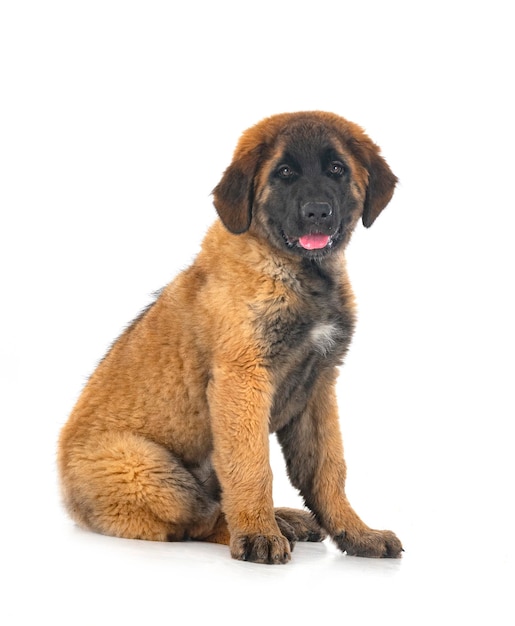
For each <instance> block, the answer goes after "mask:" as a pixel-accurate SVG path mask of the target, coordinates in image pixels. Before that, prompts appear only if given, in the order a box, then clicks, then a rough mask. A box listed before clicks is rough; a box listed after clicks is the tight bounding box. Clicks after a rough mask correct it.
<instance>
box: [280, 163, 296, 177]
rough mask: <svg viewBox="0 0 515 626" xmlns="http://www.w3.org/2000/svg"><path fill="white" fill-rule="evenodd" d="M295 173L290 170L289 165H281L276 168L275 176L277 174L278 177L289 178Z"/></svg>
mask: <svg viewBox="0 0 515 626" xmlns="http://www.w3.org/2000/svg"><path fill="white" fill-rule="evenodd" d="M294 175H295V172H294V171H293V170H292V168H291V167H290V166H289V165H281V166H280V167H278V168H277V176H279V178H285V179H286V178H291V177H292V176H294Z"/></svg>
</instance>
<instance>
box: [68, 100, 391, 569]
mask: <svg viewBox="0 0 515 626" xmlns="http://www.w3.org/2000/svg"><path fill="white" fill-rule="evenodd" d="M396 181H397V179H396V177H395V176H394V174H393V173H392V172H391V170H390V168H389V167H388V165H387V163H386V162H385V161H384V159H383V158H382V157H381V156H380V152H379V148H378V147H377V146H376V145H375V144H374V143H373V142H372V141H371V140H370V139H369V138H368V137H367V136H366V134H365V133H364V132H363V131H362V129H361V128H359V127H358V126H356V125H355V124H353V123H351V122H349V121H347V120H345V119H343V118H341V117H339V116H337V115H334V114H331V113H325V112H319V111H315V112H301V113H287V114H281V115H275V116H272V117H269V118H267V119H265V120H263V121H261V122H259V123H258V124H257V125H255V126H253V127H252V128H250V129H249V130H247V131H246V132H245V133H244V134H243V135H242V137H241V139H240V141H239V143H238V145H237V147H236V150H235V153H234V158H233V161H232V163H231V164H230V165H229V167H228V168H227V170H226V171H225V173H224V174H223V177H222V179H221V181H220V182H219V184H218V185H217V186H216V188H215V189H214V192H213V194H214V205H215V207H216V210H217V213H218V216H219V220H217V221H216V222H215V223H214V224H213V226H212V227H211V229H210V230H209V231H208V233H207V235H206V237H205V240H204V242H203V246H202V250H201V252H200V253H199V255H198V257H197V258H196V260H195V261H194V263H193V264H192V265H191V267H189V269H186V270H185V271H184V272H182V273H181V274H179V275H178V276H177V278H176V279H175V280H174V281H173V282H172V283H170V284H169V285H168V286H167V287H165V288H164V289H163V291H162V292H161V294H160V295H159V297H158V298H157V299H156V301H155V302H154V303H153V304H152V305H151V306H150V307H148V308H147V309H146V310H145V311H144V312H143V313H142V314H141V315H140V317H138V318H137V319H136V320H135V321H134V322H133V323H132V324H131V326H129V328H128V329H127V330H126V331H125V332H124V333H123V334H122V335H121V337H120V338H119V339H118V340H117V341H116V342H115V343H114V345H113V346H112V348H111V349H110V351H109V352H108V354H107V355H106V356H105V358H104V359H103V360H102V361H101V363H100V364H99V365H98V367H97V369H96V371H95V372H94V373H93V375H92V376H91V378H90V380H89V381H88V383H87V385H86V387H85V389H84V391H83V393H82V395H81V396H80V398H79V400H78V402H77V404H76V406H75V408H74V409H73V412H72V414H71V416H70V418H69V420H68V422H67V424H66V425H65V426H64V428H63V430H62V433H61V436H60V440H59V453H58V466H59V474H60V479H61V485H62V494H63V500H64V504H65V506H66V508H67V510H68V512H69V514H70V515H71V517H72V518H73V519H74V520H75V521H76V522H77V523H78V524H79V525H80V526H82V527H84V528H88V529H91V530H93V531H95V532H99V533H104V534H106V535H114V536H117V537H127V538H136V539H148V540H155V541H166V540H168V541H176V540H182V539H186V538H191V539H196V540H204V541H213V542H218V543H223V544H227V545H229V546H230V552H231V555H232V556H233V557H234V558H236V559H241V560H248V561H254V562H257V563H272V564H274V563H285V562H287V561H288V560H289V559H290V555H291V549H292V547H293V544H294V543H295V541H298V540H308V541H320V540H322V539H324V538H325V537H326V535H327V534H328V535H329V536H330V537H331V538H332V539H333V540H334V542H335V543H336V545H337V546H338V547H339V548H340V549H341V550H342V551H344V552H347V554H350V555H359V556H367V557H399V556H400V554H401V551H402V546H401V543H400V541H399V540H398V539H397V537H396V536H395V535H394V534H393V533H392V532H390V531H378V530H372V529H370V528H369V527H368V526H367V525H366V524H365V523H364V522H363V521H362V520H361V519H360V518H359V517H358V515H357V514H356V513H355V512H354V510H353V509H352V508H351V506H350V504H349V502H348V500H347V497H346V495H345V476H346V466H345V462H344V458H343V449H342V442H341V436H340V429H339V420H338V411H337V404H336V393H335V381H336V378H337V374H338V366H339V365H340V364H341V363H342V360H343V358H344V356H345V353H346V351H347V349H348V346H349V343H350V340H351V337H352V333H353V329H354V323H355V306H354V296H353V293H352V290H351V286H350V283H349V279H348V277H347V272H346V267H345V257H344V255H345V247H346V245H347V244H348V242H349V239H350V237H351V234H352V232H353V230H354V227H355V226H356V224H357V222H358V221H359V220H362V222H363V224H364V225H365V226H366V227H369V226H371V225H372V224H373V222H374V221H375V219H376V218H377V216H378V215H379V213H380V212H381V211H382V210H383V208H384V207H385V206H386V205H387V204H388V202H389V201H390V199H391V197H392V194H393V191H394V187H395V184H396ZM270 433H275V434H276V436H277V439H278V441H279V443H280V445H281V448H282V451H283V453H284V457H285V459H286V465H287V471H288V475H289V478H290V480H291V482H292V484H293V485H294V486H295V487H296V488H297V489H298V490H299V492H300V494H301V495H302V497H303V499H304V502H305V505H306V508H307V510H305V511H301V510H295V509H274V504H273V501H272V472H271V470H270V464H269V446H268V439H269V435H270Z"/></svg>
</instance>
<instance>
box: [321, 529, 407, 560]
mask: <svg viewBox="0 0 515 626" xmlns="http://www.w3.org/2000/svg"><path fill="white" fill-rule="evenodd" d="M333 539H334V541H335V543H336V545H337V546H338V547H339V548H340V550H341V551H342V552H347V554H348V555H349V556H366V557H372V558H378V559H381V558H392V559H397V558H399V557H400V556H401V552H403V548H402V544H401V542H400V541H399V539H398V538H397V536H396V535H395V533H392V532H391V531H390V530H367V531H364V532H362V533H359V534H355V535H351V534H349V533H345V532H343V533H340V534H339V535H336V536H335V537H333Z"/></svg>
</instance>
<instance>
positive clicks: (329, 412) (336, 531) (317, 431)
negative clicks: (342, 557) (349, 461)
mask: <svg viewBox="0 0 515 626" xmlns="http://www.w3.org/2000/svg"><path fill="white" fill-rule="evenodd" d="M277 437H278V439H279V443H280V444H281V447H282V449H283V453H284V456H285V459H286V464H287V468H288V474H289V476H290V480H291V482H292V483H293V485H294V486H295V487H297V488H298V489H299V490H300V492H301V494H302V496H303V497H304V501H305V503H306V505H307V506H308V508H310V509H311V511H312V512H313V513H314V514H315V516H316V518H317V520H318V522H319V523H320V524H321V526H322V527H323V528H325V529H326V530H327V531H328V533H329V534H330V535H331V537H332V539H333V540H334V541H335V543H336V545H337V546H338V547H339V548H340V549H341V550H342V551H344V552H347V554H349V555H355V556H368V557H394V558H395V557H399V556H400V554H401V552H402V545H401V542H400V541H399V539H398V538H397V537H396V536H395V534H394V533H393V532H391V531H388V530H373V529H371V528H369V527H368V526H367V525H366V524H365V523H364V522H363V521H362V520H361V519H360V518H359V516H358V515H357V514H356V512H355V511H354V509H353V508H352V507H351V505H350V504H349V501H348V500H347V496H346V495H345V478H346V466H345V461H344V458H343V445H342V440H341V435H340V428H339V420H338V410H337V405H336V398H335V393H334V388H332V387H331V386H330V385H325V384H323V383H319V385H318V390H315V393H314V394H313V396H312V397H311V399H310V401H309V403H308V405H307V407H306V410H305V411H304V412H303V413H302V414H301V415H299V416H298V417H296V418H294V419H293V420H292V421H291V422H290V423H288V424H287V425H286V426H285V427H284V428H282V429H281V430H280V431H278V432H277Z"/></svg>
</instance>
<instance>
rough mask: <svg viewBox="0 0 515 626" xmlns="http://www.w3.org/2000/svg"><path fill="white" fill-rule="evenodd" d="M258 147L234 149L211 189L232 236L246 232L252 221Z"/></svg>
mask: <svg viewBox="0 0 515 626" xmlns="http://www.w3.org/2000/svg"><path fill="white" fill-rule="evenodd" d="M260 156H261V147H260V146H256V147H254V148H252V149H249V150H241V149H237V150H236V152H235V155H234V158H233V161H232V163H231V164H230V165H229V167H228V168H227V169H226V170H225V172H224V174H223V176H222V179H221V180H220V182H219V183H218V185H217V186H216V187H215V188H214V190H213V196H214V205H215V208H216V211H217V213H218V215H219V217H220V219H221V220H222V222H223V224H224V226H225V227H226V228H227V229H228V230H229V231H231V233H234V234H241V233H244V232H246V231H247V230H248V229H249V227H250V222H251V220H252V203H253V201H254V178H255V175H256V172H257V169H258V166H259V162H260Z"/></svg>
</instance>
